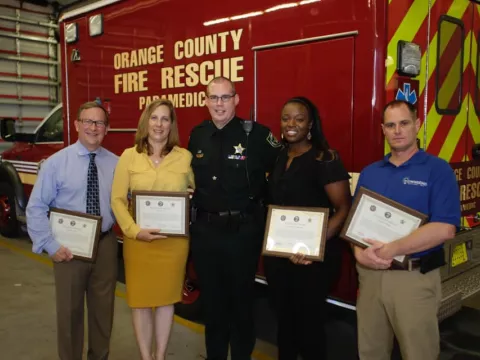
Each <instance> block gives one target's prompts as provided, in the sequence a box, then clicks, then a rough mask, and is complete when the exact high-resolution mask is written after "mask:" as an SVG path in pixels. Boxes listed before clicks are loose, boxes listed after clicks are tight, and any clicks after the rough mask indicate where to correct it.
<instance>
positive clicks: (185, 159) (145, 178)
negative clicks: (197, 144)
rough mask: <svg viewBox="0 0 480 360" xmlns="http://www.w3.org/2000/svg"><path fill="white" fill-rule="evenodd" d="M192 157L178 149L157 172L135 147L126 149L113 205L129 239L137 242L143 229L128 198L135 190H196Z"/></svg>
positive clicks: (186, 151)
mask: <svg viewBox="0 0 480 360" xmlns="http://www.w3.org/2000/svg"><path fill="white" fill-rule="evenodd" d="M191 160H192V154H191V153H190V152H189V151H188V150H186V149H183V148H180V147H178V146H175V147H174V148H173V149H172V151H170V153H169V154H168V155H167V156H165V158H164V159H163V161H162V162H161V163H160V165H158V167H156V168H155V166H154V165H153V162H152V160H150V158H149V157H148V155H147V154H146V153H142V154H139V153H138V152H137V150H135V147H132V148H128V149H126V150H125V151H124V152H123V154H122V156H120V159H119V161H118V164H117V167H116V168H115V175H114V177H113V185H112V197H111V205H112V210H113V213H114V214H115V217H116V220H117V223H118V225H119V226H120V228H121V229H122V231H123V234H124V235H125V236H126V237H129V238H131V239H136V237H137V234H138V233H139V232H140V227H139V226H138V225H137V224H136V223H135V221H134V220H133V217H132V209H131V207H130V206H129V199H128V194H129V192H131V191H134V190H153V191H186V190H187V188H189V187H191V188H194V186H195V183H194V177H193V171H192V168H191V167H190V163H191Z"/></svg>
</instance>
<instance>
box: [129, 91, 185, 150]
mask: <svg viewBox="0 0 480 360" xmlns="http://www.w3.org/2000/svg"><path fill="white" fill-rule="evenodd" d="M159 106H166V107H168V110H169V111H170V120H171V122H172V125H171V126H170V133H169V134H168V139H167V145H166V146H165V148H164V149H163V151H162V155H166V154H168V153H169V152H170V151H171V150H172V149H173V147H174V146H178V145H179V144H180V137H179V135H178V126H177V115H176V114H175V108H174V107H173V103H172V102H171V101H170V100H167V99H158V100H155V101H152V102H151V103H150V104H149V105H148V106H147V107H145V110H143V113H142V115H141V116H140V120H139V121H138V127H137V133H136V134H135V149H136V150H137V152H138V153H140V154H141V153H143V152H147V154H148V155H152V154H153V150H152V146H151V145H150V144H149V142H148V125H149V121H150V118H151V117H152V114H153V112H154V111H155V110H157V108H158V107H159Z"/></svg>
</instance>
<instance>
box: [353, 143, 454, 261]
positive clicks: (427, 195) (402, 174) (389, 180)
mask: <svg viewBox="0 0 480 360" xmlns="http://www.w3.org/2000/svg"><path fill="white" fill-rule="evenodd" d="M390 156H391V154H388V155H386V156H385V158H384V159H383V160H380V161H377V162H376V163H373V164H371V165H369V166H367V167H366V168H365V169H363V170H362V172H361V173H360V177H359V179H358V183H357V189H356V191H358V189H360V187H361V186H363V187H365V188H367V189H369V190H372V191H375V192H376V193H379V194H381V195H383V196H386V197H388V198H390V199H392V200H394V201H397V202H399V203H401V204H403V205H405V206H408V207H410V208H412V209H415V210H417V211H420V212H422V213H424V214H426V215H428V221H429V222H441V223H446V224H451V225H454V226H456V227H458V226H460V192H459V189H458V184H457V180H456V177H455V174H454V172H453V170H452V168H451V167H450V165H449V164H448V163H447V162H446V161H445V160H442V159H440V158H438V157H436V156H433V155H430V154H428V153H426V152H424V151H422V150H420V151H418V152H417V153H415V154H414V155H413V156H412V157H411V158H410V159H409V160H408V161H406V162H405V163H403V164H402V165H400V166H396V165H394V164H392V163H391V162H390ZM442 246H443V244H442V245H439V246H437V247H435V248H432V249H429V250H425V251H422V252H419V253H416V254H412V255H413V256H422V255H425V254H427V253H429V252H430V251H433V250H436V249H440V248H442Z"/></svg>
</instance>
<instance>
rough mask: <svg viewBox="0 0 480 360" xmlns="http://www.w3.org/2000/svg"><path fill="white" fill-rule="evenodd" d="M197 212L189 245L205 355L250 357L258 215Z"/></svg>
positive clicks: (238, 359)
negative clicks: (200, 301) (197, 293)
mask: <svg viewBox="0 0 480 360" xmlns="http://www.w3.org/2000/svg"><path fill="white" fill-rule="evenodd" d="M206 215H207V214H205V216H198V218H197V221H196V222H195V223H194V224H193V225H192V228H191V250H192V257H193V263H194V267H195V271H196V273H197V276H198V280H199V285H200V288H201V300H202V304H203V310H204V318H205V341H206V348H207V358H208V360H226V359H227V355H228V348H229V345H230V351H231V358H232V360H247V359H248V360H249V359H251V353H252V351H253V348H254V346H255V330H254V319H253V303H254V295H255V294H254V286H255V272H256V269H257V263H258V258H259V255H260V249H261V244H262V237H263V226H264V225H263V219H259V218H257V217H255V216H253V215H245V216H243V215H236V216H225V217H223V216H222V217H210V216H206Z"/></svg>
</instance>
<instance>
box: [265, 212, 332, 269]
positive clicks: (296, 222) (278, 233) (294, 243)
mask: <svg viewBox="0 0 480 360" xmlns="http://www.w3.org/2000/svg"><path fill="white" fill-rule="evenodd" d="M328 213H329V210H328V209H325V208H305V207H287V206H276V205H269V207H268V216H267V226H266V228H265V236H264V241H263V250H262V254H263V255H270V256H280V257H291V256H292V255H293V254H297V253H301V254H304V255H305V258H306V259H308V260H314V261H323V256H324V251H325V237H326V232H327V221H328Z"/></svg>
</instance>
